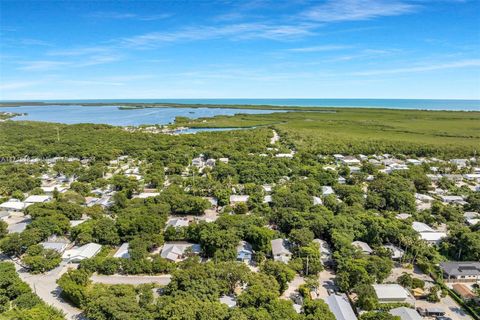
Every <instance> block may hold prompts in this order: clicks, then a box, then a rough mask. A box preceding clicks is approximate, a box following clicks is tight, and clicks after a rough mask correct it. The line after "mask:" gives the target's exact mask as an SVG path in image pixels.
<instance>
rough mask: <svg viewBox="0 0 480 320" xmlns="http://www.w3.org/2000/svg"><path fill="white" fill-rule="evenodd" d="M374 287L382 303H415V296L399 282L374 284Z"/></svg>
mask: <svg viewBox="0 0 480 320" xmlns="http://www.w3.org/2000/svg"><path fill="white" fill-rule="evenodd" d="M373 289H374V290H375V293H376V294H377V298H378V302H380V303H411V304H415V298H414V297H413V296H412V295H411V294H410V293H409V292H408V291H407V289H405V288H404V287H402V286H401V285H399V284H396V283H391V284H374V285H373Z"/></svg>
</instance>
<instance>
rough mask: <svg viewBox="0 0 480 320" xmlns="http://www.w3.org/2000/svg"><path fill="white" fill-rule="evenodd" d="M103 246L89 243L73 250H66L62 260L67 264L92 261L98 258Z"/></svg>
mask: <svg viewBox="0 0 480 320" xmlns="http://www.w3.org/2000/svg"><path fill="white" fill-rule="evenodd" d="M101 249H102V246H101V245H99V244H97V243H92V242H91V243H88V244H85V245H83V246H81V247H74V248H72V249H69V250H66V251H65V252H64V253H63V255H62V258H63V259H64V260H66V261H67V262H80V261H82V260H84V259H90V258H93V257H94V256H96V255H97V254H98V253H99V252H100V250H101Z"/></svg>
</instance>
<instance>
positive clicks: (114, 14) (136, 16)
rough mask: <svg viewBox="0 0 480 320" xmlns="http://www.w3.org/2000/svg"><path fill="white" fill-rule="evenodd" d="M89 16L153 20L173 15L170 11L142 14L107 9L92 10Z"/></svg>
mask: <svg viewBox="0 0 480 320" xmlns="http://www.w3.org/2000/svg"><path fill="white" fill-rule="evenodd" d="M86 17H87V18H93V19H102V20H110V19H111V20H129V19H131V20H140V21H153V20H162V19H166V18H168V17H171V14H169V13H161V14H152V15H140V14H136V13H131V12H113V11H112V12H105V11H97V12H92V13H90V14H88V15H86Z"/></svg>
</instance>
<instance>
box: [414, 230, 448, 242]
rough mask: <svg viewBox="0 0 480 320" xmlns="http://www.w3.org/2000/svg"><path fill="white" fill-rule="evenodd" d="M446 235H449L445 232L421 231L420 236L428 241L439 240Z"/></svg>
mask: <svg viewBox="0 0 480 320" xmlns="http://www.w3.org/2000/svg"><path fill="white" fill-rule="evenodd" d="M445 237H447V234H446V233H445V232H439V231H435V232H420V238H422V239H423V240H425V241H428V242H437V241H440V240H441V239H443V238H445Z"/></svg>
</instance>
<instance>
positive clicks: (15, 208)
mask: <svg viewBox="0 0 480 320" xmlns="http://www.w3.org/2000/svg"><path fill="white" fill-rule="evenodd" d="M26 207H27V205H26V203H24V202H22V201H20V200H18V199H10V200H8V201H7V202H3V203H2V204H0V211H7V212H21V211H23V209H25V208H26Z"/></svg>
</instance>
